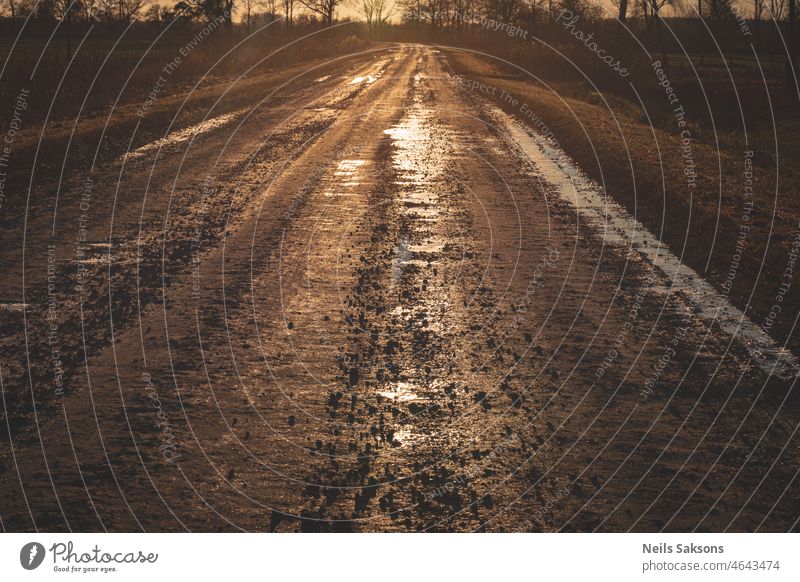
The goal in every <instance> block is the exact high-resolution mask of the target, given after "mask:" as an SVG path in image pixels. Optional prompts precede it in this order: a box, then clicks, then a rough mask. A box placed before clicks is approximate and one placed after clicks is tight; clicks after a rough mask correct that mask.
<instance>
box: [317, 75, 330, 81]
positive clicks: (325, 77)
mask: <svg viewBox="0 0 800 582" xmlns="http://www.w3.org/2000/svg"><path fill="white" fill-rule="evenodd" d="M330 78H331V76H330V75H325V76H324V77H320V78H319V79H314V82H315V83H323V82H325V81H327V80H328V79H330Z"/></svg>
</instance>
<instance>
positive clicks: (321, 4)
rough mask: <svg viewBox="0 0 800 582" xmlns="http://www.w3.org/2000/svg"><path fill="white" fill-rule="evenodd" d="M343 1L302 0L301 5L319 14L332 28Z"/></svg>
mask: <svg viewBox="0 0 800 582" xmlns="http://www.w3.org/2000/svg"><path fill="white" fill-rule="evenodd" d="M342 2H343V0H300V4H302V5H303V6H305V7H306V8H308V9H309V10H310V11H311V12H314V13H316V14H319V15H320V16H321V17H322V20H323V21H324V22H325V24H327V25H328V26H330V25H331V24H333V19H334V17H335V16H336V9H337V8H338V7H339V6H340V5H341V4H342Z"/></svg>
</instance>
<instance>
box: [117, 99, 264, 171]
mask: <svg viewBox="0 0 800 582" xmlns="http://www.w3.org/2000/svg"><path fill="white" fill-rule="evenodd" d="M247 111H249V110H248V109H246V108H245V109H240V110H238V111H233V112H231V113H226V114H225V115H220V116H218V117H214V118H212V119H208V120H206V121H204V122H202V123H198V124H197V125H192V126H191V127H187V128H185V129H182V130H180V131H176V132H173V133H170V134H169V135H167V136H165V137H162V138H161V139H157V140H156V141H154V142H150V143H148V144H145V145H143V146H142V147H140V148H137V149H135V150H132V151H130V152H128V153H127V160H129V161H130V160H136V159H139V158H142V157H144V156H146V155H147V154H149V153H151V152H153V151H158V150H159V149H163V148H165V147H169V146H171V145H176V144H179V143H182V142H185V141H189V140H190V139H192V138H194V137H198V136H200V135H203V134H204V133H208V132H210V131H213V130H215V129H217V128H219V127H222V126H223V125H225V124H227V123H230V122H231V121H233V120H234V119H236V118H238V117H241V116H242V115H244V114H245V113H246V112H247Z"/></svg>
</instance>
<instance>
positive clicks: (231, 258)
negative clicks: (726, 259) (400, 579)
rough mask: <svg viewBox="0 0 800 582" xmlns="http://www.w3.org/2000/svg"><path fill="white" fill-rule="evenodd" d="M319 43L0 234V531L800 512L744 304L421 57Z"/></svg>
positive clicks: (549, 524)
mask: <svg viewBox="0 0 800 582" xmlns="http://www.w3.org/2000/svg"><path fill="white" fill-rule="evenodd" d="M329 68H330V70H326V71H311V72H309V74H308V75H307V79H304V81H305V83H301V85H302V88H301V89H296V90H295V92H294V93H291V94H287V95H285V96H284V97H283V99H282V100H281V101H280V103H279V104H278V105H275V104H274V103H273V101H272V100H271V99H270V98H268V97H267V96H254V99H253V107H252V108H248V109H246V110H241V111H234V112H228V113H225V114H224V115H216V114H215V113H213V112H212V113H211V114H210V115H209V120H208V121H206V122H204V123H202V124H200V125H198V126H194V127H193V128H190V129H188V130H184V131H181V132H177V133H172V134H170V135H169V136H168V137H166V138H165V139H163V140H160V141H158V142H156V143H154V144H151V145H148V146H145V147H143V148H140V149H139V150H135V151H133V152H131V153H129V154H128V155H127V156H126V157H125V158H123V159H120V160H117V161H116V162H114V163H113V164H108V165H107V167H106V166H104V167H102V168H98V169H97V170H96V172H95V173H94V174H92V176H91V177H89V178H87V177H86V176H85V175H82V176H67V177H65V180H64V185H62V189H61V190H60V191H62V192H65V195H64V196H62V197H61V198H60V200H59V201H58V205H57V206H55V205H54V204H53V203H52V201H51V200H49V199H48V198H46V197H45V196H44V195H41V196H38V197H37V196H36V195H33V196H32V197H31V199H30V204H29V211H28V213H27V216H28V218H27V220H26V221H25V223H24V224H22V225H21V226H20V229H21V230H20V231H18V232H14V233H6V234H4V235H3V236H4V238H5V242H6V244H7V248H9V249H10V250H9V252H8V253H7V254H6V257H9V258H8V259H7V260H8V261H9V265H11V267H10V269H9V270H8V276H7V281H6V283H5V291H4V292H5V293H6V295H7V297H8V298H9V301H8V303H7V304H6V305H5V307H4V310H3V311H2V317H3V325H4V326H5V327H4V329H8V330H12V333H9V334H7V335H6V337H5V339H4V341H5V347H4V355H3V361H2V368H0V371H2V377H3V394H4V404H5V406H6V409H7V410H8V414H7V416H6V418H8V419H9V423H8V429H9V430H8V431H7V434H6V435H4V437H3V438H4V447H3V450H2V456H1V457H0V463H2V465H1V466H0V468H1V469H2V475H0V479H2V480H1V481H0V483H2V487H0V517H1V518H2V525H3V527H4V528H5V529H7V530H32V529H36V528H38V529H46V530H65V529H72V530H75V531H80V530H133V531H138V530H147V531H173V530H174V531H183V530H203V531H216V530H240V529H241V530H247V531H298V530H300V531H421V530H428V531H474V530H480V531H557V530H564V531H575V530H577V531H592V530H599V531H626V530H629V529H631V530H645V531H658V530H679V531H691V530H698V531H705V530H716V531H720V530H725V529H730V530H756V529H759V530H770V531H772V530H777V531H786V530H790V529H792V528H794V529H796V528H797V520H798V517H800V504H798V501H797V499H798V493H799V492H800V483H799V482H798V481H797V480H796V479H795V476H796V473H797V467H798V460H799V458H800V451H798V442H799V441H798V437H797V435H796V429H797V426H798V421H797V411H798V403H797V400H796V399H794V398H790V397H789V396H788V394H789V390H790V387H791V385H792V379H793V378H795V377H796V374H795V370H796V369H797V365H796V360H795V359H794V358H793V356H791V355H790V354H787V353H784V352H781V350H780V349H779V348H778V346H776V345H774V343H771V342H770V340H769V338H767V336H766V335H764V334H763V332H759V325H758V323H759V322H751V321H749V320H748V319H747V318H746V317H744V316H743V315H742V314H741V312H740V311H738V310H737V309H735V308H734V307H733V306H730V305H729V304H727V303H726V302H725V300H724V299H723V298H722V297H721V296H720V295H718V294H716V292H715V291H714V290H713V289H712V288H711V287H710V286H708V285H707V284H705V283H704V282H703V281H702V279H700V278H699V276H697V275H696V274H695V273H694V272H691V271H690V270H688V269H686V268H685V267H684V266H683V265H682V264H681V262H680V258H679V257H680V252H679V249H672V252H673V253H674V254H671V253H670V252H669V251H668V250H667V249H665V248H663V247H661V248H659V246H658V244H657V241H656V240H654V239H653V238H652V237H651V236H649V235H648V234H647V233H646V232H643V231H642V230H641V228H640V225H638V223H636V222H635V220H634V219H633V218H632V217H630V216H628V215H626V214H625V211H624V210H623V209H621V207H616V206H614V204H613V203H612V200H611V199H610V198H608V199H607V198H605V197H602V196H601V198H600V199H599V200H600V202H601V203H597V200H598V199H597V194H596V193H595V194H592V192H591V190H592V188H593V186H592V184H591V183H589V182H588V181H586V180H584V179H583V178H582V177H581V176H580V174H579V171H578V170H577V169H576V168H574V167H572V166H571V165H570V163H569V160H567V159H565V158H564V157H563V156H562V154H561V153H560V151H559V150H558V148H557V145H555V144H553V143H552V142H547V141H543V140H542V139H540V138H538V137H537V136H536V134H535V133H534V132H533V131H532V130H531V129H530V128H526V127H525V119H524V117H520V118H519V119H514V118H513V117H511V116H509V115H507V114H504V113H501V112H500V111H499V110H496V109H494V108H493V107H491V106H490V105H489V104H488V103H487V102H485V101H483V97H482V93H481V91H480V90H473V89H472V88H471V87H470V86H468V84H467V83H465V82H462V81H461V80H459V79H455V78H454V77H452V76H451V74H450V69H449V67H448V64H447V56H446V54H444V53H442V52H440V51H438V50H435V49H432V48H428V47H422V46H406V45H404V46H399V47H394V48H389V49H381V50H378V51H375V52H372V53H368V54H365V55H359V56H358V57H354V58H353V59H351V60H347V61H338V62H336V63H334V64H332V65H331V66H330V67H329ZM265 97H267V98H265ZM592 196H594V198H592ZM592 200H594V201H595V202H594V206H592ZM37 205H38V206H37ZM636 229H639V230H636ZM81 238H83V239H84V240H81ZM54 350H55V352H54ZM31 385H32V386H33V388H32V389H31ZM31 395H35V402H36V407H35V408H34V406H33V404H32V401H31ZM4 432H6V431H4ZM9 438H11V439H12V442H13V447H10V446H8V445H9V440H8V439H9Z"/></svg>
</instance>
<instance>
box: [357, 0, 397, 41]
mask: <svg viewBox="0 0 800 582" xmlns="http://www.w3.org/2000/svg"><path fill="white" fill-rule="evenodd" d="M394 8H395V6H394V2H390V0H361V6H360V10H361V14H362V15H363V16H364V20H366V21H367V26H368V27H369V33H370V36H372V34H373V31H374V30H375V28H379V27H381V26H383V25H384V24H386V22H387V21H388V20H389V19H390V18H391V17H392V14H393V13H394Z"/></svg>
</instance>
